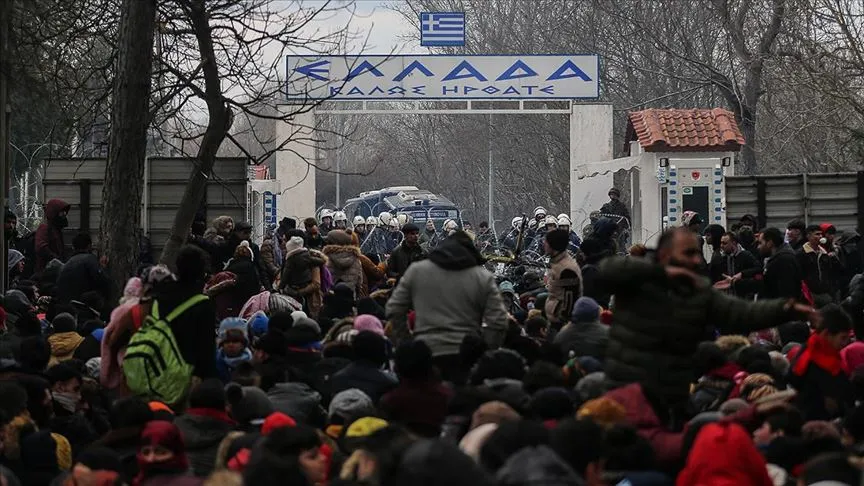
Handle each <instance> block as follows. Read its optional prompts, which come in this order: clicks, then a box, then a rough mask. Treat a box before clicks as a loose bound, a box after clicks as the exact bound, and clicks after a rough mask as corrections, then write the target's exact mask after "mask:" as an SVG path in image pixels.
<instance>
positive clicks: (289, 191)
mask: <svg viewBox="0 0 864 486" xmlns="http://www.w3.org/2000/svg"><path fill="white" fill-rule="evenodd" d="M297 108H298V107H296V106H291V105H283V106H280V107H279V110H280V111H281V112H282V113H291V112H293V111H295V110H296V109H297ZM314 127H315V112H314V110H313V111H309V112H307V113H302V114H297V115H295V116H294V117H293V118H292V119H291V121H289V122H288V123H281V122H278V125H277V127H276V140H277V143H281V142H283V141H284V140H287V139H289V138H290V139H292V141H291V142H289V143H288V144H286V145H285V147H284V148H283V149H282V150H281V151H279V152H277V153H276V180H277V181H279V185H280V187H281V189H282V190H281V192H280V194H279V195H278V196H277V197H276V213H277V215H278V220H279V221H281V220H282V218H285V217H288V218H295V219H297V226H298V227H301V228H302V224H303V223H302V220H303V218H306V217H309V216H315V167H312V166H311V165H309V163H308V162H312V163H316V162H317V161H316V158H315V157H316V150H315V143H314V142H313V139H314V138H315V135H314V133H313V132H314Z"/></svg>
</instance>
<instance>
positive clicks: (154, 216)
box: [43, 157, 247, 258]
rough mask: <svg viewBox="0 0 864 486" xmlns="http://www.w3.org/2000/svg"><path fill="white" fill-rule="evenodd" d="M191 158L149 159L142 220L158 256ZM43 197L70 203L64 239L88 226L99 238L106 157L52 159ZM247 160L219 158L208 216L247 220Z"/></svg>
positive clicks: (209, 190)
mask: <svg viewBox="0 0 864 486" xmlns="http://www.w3.org/2000/svg"><path fill="white" fill-rule="evenodd" d="M192 160H193V159H187V158H150V159H148V161H147V174H146V176H145V178H146V181H147V188H146V190H145V194H144V201H145V203H146V204H147V213H146V221H145V222H142V223H143V224H144V225H145V226H146V229H147V233H148V234H149V236H150V239H151V241H152V243H153V250H154V255H155V256H156V257H157V258H158V256H159V253H160V252H161V251H162V247H163V246H165V241H166V240H167V239H168V232H169V230H170V228H171V224H172V222H173V221H174V214H175V213H176V212H177V209H178V208H179V207H180V200H181V199H182V197H183V191H184V189H185V187H186V183H187V182H188V180H189V174H190V173H191V172H192ZM44 166H45V175H44V178H43V184H44V187H45V192H44V199H43V200H44V201H48V200H49V199H54V198H57V199H63V200H64V201H66V202H67V203H69V204H71V205H72V210H71V211H70V214H69V228H68V229H67V231H66V232H67V235H66V236H67V237H66V238H65V241H66V243H67V245H68V244H69V243H70V242H71V241H72V236H74V234H75V233H77V232H78V231H80V230H82V229H87V230H89V231H90V234H91V235H92V236H93V241H94V244H98V243H97V242H98V241H99V240H101V238H100V236H99V234H98V232H99V224H100V222H101V215H102V185H103V181H104V178H105V159H50V160H46V161H45V163H44ZM246 172H247V159H245V158H240V157H237V158H219V159H217V160H216V164H215V166H214V167H213V176H212V177H211V178H210V180H208V181H207V195H206V197H205V204H204V209H205V211H206V215H207V220H208V221H211V220H212V219H213V218H215V217H217V216H221V215H228V216H231V217H232V218H234V220H235V221H242V220H244V219H245V218H246V208H245V205H246Z"/></svg>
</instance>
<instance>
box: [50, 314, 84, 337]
mask: <svg viewBox="0 0 864 486" xmlns="http://www.w3.org/2000/svg"><path fill="white" fill-rule="evenodd" d="M51 325H52V326H53V327H54V332H74V331H75V329H76V328H77V327H78V325H77V324H76V322H75V317H74V316H73V315H72V314H70V313H68V312H61V313H60V314H57V315H56V316H54V320H53V321H51Z"/></svg>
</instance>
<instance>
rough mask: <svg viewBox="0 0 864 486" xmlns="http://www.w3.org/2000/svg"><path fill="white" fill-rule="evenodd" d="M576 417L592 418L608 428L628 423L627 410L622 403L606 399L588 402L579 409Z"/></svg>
mask: <svg viewBox="0 0 864 486" xmlns="http://www.w3.org/2000/svg"><path fill="white" fill-rule="evenodd" d="M576 416H577V417H578V418H583V417H590V418H591V419H592V420H594V421H595V422H597V424H599V425H601V426H603V427H606V428H609V427H612V426H614V425H619V424H625V423H626V422H627V410H626V409H625V408H624V407H623V406H622V405H621V404H620V403H618V402H616V401H615V400H612V399H611V398H606V397H600V398H595V399H593V400H588V401H587V402H585V403H584V404H583V405H582V406H581V407H580V408H579V412H577V413H576Z"/></svg>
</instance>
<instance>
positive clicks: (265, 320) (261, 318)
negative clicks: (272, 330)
mask: <svg viewBox="0 0 864 486" xmlns="http://www.w3.org/2000/svg"><path fill="white" fill-rule="evenodd" d="M269 324H270V318H269V317H267V314H265V313H264V311H257V312H255V313H254V314H252V316H251V317H250V318H249V321H248V322H247V323H246V328H247V329H248V331H247V332H248V334H249V335H250V336H252V338H253V339H256V338H259V337H261V336H263V335H264V334H266V333H267V329H268V327H269Z"/></svg>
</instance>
